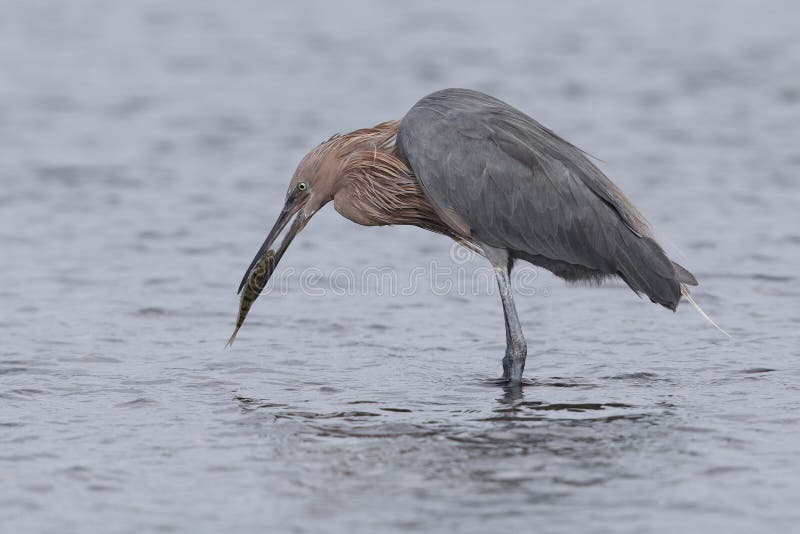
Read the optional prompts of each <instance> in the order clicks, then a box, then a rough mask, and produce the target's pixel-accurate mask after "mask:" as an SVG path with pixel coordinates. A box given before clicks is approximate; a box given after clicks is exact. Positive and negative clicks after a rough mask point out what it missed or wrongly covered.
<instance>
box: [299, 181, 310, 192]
mask: <svg viewBox="0 0 800 534" xmlns="http://www.w3.org/2000/svg"><path fill="white" fill-rule="evenodd" d="M306 189H308V184H306V183H305V182H300V183H299V184H297V190H298V191H305V190H306Z"/></svg>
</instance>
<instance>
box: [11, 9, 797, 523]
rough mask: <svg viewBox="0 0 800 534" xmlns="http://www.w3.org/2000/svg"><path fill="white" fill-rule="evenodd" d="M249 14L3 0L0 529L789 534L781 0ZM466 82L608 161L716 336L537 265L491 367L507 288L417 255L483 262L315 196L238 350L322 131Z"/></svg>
mask: <svg viewBox="0 0 800 534" xmlns="http://www.w3.org/2000/svg"><path fill="white" fill-rule="evenodd" d="M330 4H332V3H330ZM264 6H265V4H263V3H261V2H255V1H252V2H226V3H218V2H188V1H186V2H172V3H170V4H169V5H166V4H163V3H160V2H155V1H153V2H137V3H135V5H134V3H133V2H115V3H111V2H92V1H88V0H84V1H79V2H70V3H68V4H67V3H47V2H25V3H22V2H19V3H3V4H1V5H0V72H3V73H4V75H3V76H1V77H0V146H2V147H3V149H2V157H1V158H0V184H2V189H1V190H0V246H1V247H2V257H3V260H2V262H0V279H2V280H3V284H2V286H0V298H2V304H3V305H2V315H0V339H2V340H3V343H2V346H0V473H2V475H1V476H0V480H2V483H0V531H2V532H15V533H18V532H67V531H70V532H73V531H74V532H78V531H79V532H142V531H193V532H218V531H219V530H220V529H222V528H225V529H236V531H238V532H254V531H296V532H320V531H324V532H375V531H379V530H381V531H403V530H407V531H441V532H453V531H464V532H467V531H475V532H486V531H490V530H492V531H493V530H499V529H501V528H515V529H518V530H521V531H530V530H531V529H536V530H537V531H546V532H575V531H579V530H580V531H586V530H591V531H596V532H643V531H652V532H675V531H676V530H678V529H681V530H683V531H687V530H688V531H692V532H709V531H711V530H714V531H723V530H724V531H727V532H754V531H788V529H790V528H793V527H794V528H796V525H797V524H798V521H799V520H800V512H798V510H800V467H799V465H800V464H799V462H800V452H799V450H798V443H800V426H799V423H800V418H799V417H798V408H800V391H799V388H798V384H800V364H799V362H798V358H800V349H798V346H800V335H799V334H798V328H800V313H799V312H800V307H799V306H798V298H799V297H800V291H798V289H797V281H798V274H797V272H798V271H797V267H798V264H800V252H798V247H799V246H800V230H798V217H797V206H798V201H800V185H799V184H800V180H799V179H798V176H800V75H798V73H800V33H798V32H797V31H796V28H797V23H796V21H797V20H798V16H800V13H798V9H797V7H796V6H795V4H794V3H792V2H788V1H787V2H773V3H769V4H768V5H765V4H760V3H759V4H756V3H736V2H725V3H717V4H714V3H706V4H703V5H702V6H698V5H695V3H693V2H671V3H670V5H668V6H664V5H661V6H656V5H647V6H645V5H643V4H640V3H636V4H634V3H625V2H616V3H611V4H609V3H603V6H604V7H600V6H597V5H594V4H593V3H588V2H586V3H570V5H569V6H561V7H556V6H553V5H551V4H550V3H548V4H540V5H538V6H532V5H531V4H528V3H518V4H509V5H508V6H507V7H505V8H504V9H503V10H502V11H499V10H498V11H494V12H490V13H486V12H481V11H479V10H477V9H467V8H466V7H465V5H464V4H463V3H457V2H450V3H442V4H437V7H430V6H428V5H427V3H424V2H412V3H407V2H403V3H397V2H393V3H390V2H384V3H371V2H370V3H367V2H365V3H360V4H352V5H350V9H348V10H347V11H346V12H345V11H344V10H342V9H338V8H336V7H334V6H332V5H329V4H328V3H318V4H313V6H309V5H305V4H304V6H297V7H286V6H283V7H277V6H276V7H273V8H270V9H267V8H265V7H264ZM447 86H467V87H472V88H476V89H480V90H484V91H487V92H490V93H492V94H495V95H497V96H499V97H501V98H503V99H505V100H507V101H509V102H511V103H513V104H515V105H517V106H518V107H520V108H522V109H524V110H526V111H528V112H529V113H531V114H532V115H533V116H535V117H537V118H538V119H539V120H541V121H542V122H543V123H545V124H546V125H548V126H550V127H552V128H554V129H555V130H556V131H558V132H559V133H561V134H563V135H564V136H565V137H567V138H569V139H570V140H572V141H574V142H575V143H576V144H578V145H579V146H581V147H582V148H584V149H585V150H587V151H588V152H589V153H591V154H593V155H595V156H597V157H599V158H601V162H600V165H601V166H602V168H603V169H604V170H606V171H607V173H608V174H609V175H610V176H611V177H612V179H614V180H615V182H616V183H617V184H619V185H620V186H621V187H622V188H623V190H624V191H626V193H628V195H629V196H630V197H631V198H632V199H633V200H634V202H635V203H636V204H637V205H638V206H639V207H640V208H641V210H642V211H643V212H644V213H645V214H646V215H647V216H648V217H649V219H650V220H651V222H652V223H653V224H654V226H655V227H656V229H657V231H658V234H659V235H660V237H661V238H662V239H663V241H664V242H665V244H666V246H667V248H668V249H669V250H671V251H672V253H673V255H674V257H675V259H677V260H678V261H679V262H681V263H683V264H684V265H686V267H688V268H689V269H690V270H692V271H693V272H694V273H695V274H696V275H697V277H698V279H699V280H700V281H701V286H700V287H699V288H697V289H696V291H695V296H696V298H697V300H698V301H699V302H700V303H701V305H702V306H703V307H704V308H705V310H706V311H707V312H708V313H709V314H710V315H711V316H712V317H714V319H715V320H716V321H717V322H718V323H719V324H720V325H721V326H722V327H723V328H725V329H726V330H727V331H729V332H730V333H731V335H732V336H733V339H732V340H728V339H727V338H725V337H724V336H722V335H721V334H720V333H718V332H717V331H715V330H714V329H713V328H712V327H710V326H709V325H708V324H707V323H705V322H704V321H703V320H702V319H701V318H700V317H699V316H698V315H697V314H696V313H695V312H694V311H693V310H692V309H691V308H690V307H689V306H686V305H684V306H681V308H680V309H679V310H678V312H677V313H676V314H672V313H669V312H668V311H666V310H664V309H659V308H657V307H656V306H653V305H652V304H650V303H649V302H645V301H641V300H638V299H636V298H635V296H634V295H633V294H632V293H631V292H630V291H629V290H627V289H626V288H624V287H623V286H622V285H620V284H611V285H608V286H605V287H602V288H583V287H577V288H575V287H567V286H566V285H564V284H563V283H562V282H560V281H558V280H556V279H554V278H553V277H552V276H550V275H548V274H547V273H544V272H540V271H536V270H533V269H528V270H525V269H521V270H520V275H526V276H528V277H529V278H528V279H527V280H526V281H524V284H523V286H524V287H523V289H527V290H528V291H527V294H525V295H520V296H518V297H517V306H518V308H519V311H520V315H521V319H522V322H523V327H524V329H525V331H526V334H527V337H528V344H529V360H528V365H527V370H526V376H527V378H528V381H527V382H526V384H525V385H524V387H522V388H508V387H503V386H502V385H500V384H499V383H497V382H496V380H495V379H496V378H497V377H498V376H499V374H500V370H501V369H500V359H501V357H502V353H503V350H504V342H505V338H504V334H503V326H502V312H501V308H500V303H499V300H498V298H497V295H496V294H492V293H491V291H490V290H489V289H487V288H486V287H483V288H480V287H479V288H478V289H477V290H474V291H473V290H472V288H471V286H470V287H469V288H466V289H463V288H462V289H458V288H457V287H456V288H455V289H453V288H450V289H449V290H448V288H447V286H446V284H445V286H444V287H443V286H441V285H440V284H439V281H437V280H433V279H432V278H431V277H429V276H427V274H429V273H431V272H433V271H434V270H438V269H445V270H446V269H448V268H450V269H451V270H452V272H450V273H449V274H448V273H445V279H450V280H451V281H457V280H459V279H461V276H460V275H463V277H466V279H468V280H472V279H476V278H480V270H481V269H482V264H481V262H480V261H478V260H475V259H470V258H467V259H463V258H462V257H461V256H460V255H459V254H460V251H457V250H456V251H453V250H452V248H451V246H450V244H449V243H448V241H447V240H446V239H444V238H441V237H437V236H434V235H431V234H427V233H425V232H423V231H421V230H417V229H413V228H380V229H370V228H361V227H358V226H356V225H354V224H352V223H349V222H347V221H345V220H343V219H341V218H340V217H338V215H336V213H335V212H334V211H333V210H332V209H331V208H328V209H327V210H325V212H323V213H321V214H320V215H318V216H317V217H315V219H314V220H313V221H312V222H311V223H310V224H309V227H308V228H307V229H306V230H305V231H304V233H303V234H302V235H301V237H300V238H298V240H297V241H296V243H295V244H294V245H293V247H292V248H291V249H290V250H289V252H288V253H287V255H286V257H285V258H284V260H283V261H282V263H281V269H282V270H283V271H284V274H285V278H286V280H287V284H286V290H285V291H280V290H278V289H276V288H273V290H272V291H271V292H268V294H266V295H264V296H262V297H261V299H260V300H259V301H258V302H257V303H256V304H255V306H254V307H253V310H252V311H251V316H250V317H249V318H248V322H247V323H246V324H245V326H244V328H243V329H242V331H241V333H240V334H239V337H238V339H237V341H236V343H235V345H234V346H233V348H232V349H228V350H224V349H223V346H224V344H225V341H226V340H227V338H228V336H229V335H230V332H231V329H232V324H233V321H234V319H235V313H236V307H237V298H236V294H235V289H236V286H237V284H238V282H239V279H240V276H241V274H242V271H243V270H244V268H245V267H246V266H247V264H248V262H249V260H250V259H251V257H252V254H253V253H254V252H255V251H256V249H257V248H258V245H259V244H260V243H261V240H262V239H263V237H264V235H265V232H266V230H267V229H268V228H269V226H270V225H271V224H272V222H273V220H274V217H275V216H276V215H277V213H278V211H279V209H280V206H281V204H282V196H283V194H284V191H285V187H286V183H287V182H288V179H289V177H290V175H291V172H292V171H293V169H294V166H295V165H296V163H297V162H298V161H299V159H300V158H301V157H302V155H303V154H304V153H305V151H306V150H308V149H309V148H310V147H312V146H314V145H315V144H316V143H318V142H320V141H322V140H323V139H326V138H327V137H329V136H330V135H331V134H332V133H334V132H337V131H347V130H351V129H355V128H358V127H362V126H369V125H372V124H374V123H376V122H379V121H382V120H386V119H389V118H395V117H399V116H402V114H403V113H404V112H405V111H406V110H407V109H408V108H409V107H410V106H411V105H412V104H413V103H414V102H415V101H416V99H418V98H419V97H421V96H423V95H425V94H427V93H429V92H431V91H433V90H436V89H439V88H442V87H447ZM419 267H423V271H424V272H425V273H426V276H423V277H422V278H421V279H419V278H414V276H415V274H414V273H415V272H418V271H416V270H415V269H417V268H419ZM309 268H315V269H318V271H308V270H307V269H309ZM366 268H373V269H379V270H381V271H380V272H390V273H395V275H394V276H396V280H397V281H398V282H399V283H400V285H401V286H403V284H404V283H405V281H408V280H411V279H415V280H417V281H418V283H417V284H416V285H415V286H414V287H413V290H411V291H402V292H401V291H387V290H386V288H385V287H383V286H379V287H373V286H372V285H370V284H366V286H365V287H362V286H361V285H360V284H357V285H356V287H354V288H352V290H351V291H345V290H339V289H341V288H340V287H338V286H337V288H336V289H337V290H333V289H331V288H330V286H331V284H335V283H336V281H337V280H339V279H340V277H339V275H340V274H342V273H355V279H356V281H357V282H358V281H359V280H361V276H363V274H364V269H366ZM309 272H310V273H312V274H314V273H317V274H318V275H320V279H319V280H318V282H317V284H316V285H315V286H314V288H315V291H309V290H305V291H304V290H303V288H302V287H301V286H300V280H301V276H302V274H303V273H305V274H308V273H309ZM476 273H478V274H476ZM448 277H449V278H448ZM531 277H532V278H531ZM326 287H327V288H328V289H325V288H326ZM403 287H405V286H403ZM319 288H322V289H323V291H322V293H324V294H323V295H318V294H317V293H319V291H316V289H319ZM400 293H403V294H400ZM473 293H475V294H473Z"/></svg>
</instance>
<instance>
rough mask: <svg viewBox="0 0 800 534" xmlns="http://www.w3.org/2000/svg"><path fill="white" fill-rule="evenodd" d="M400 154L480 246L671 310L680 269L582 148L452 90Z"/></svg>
mask: <svg viewBox="0 0 800 534" xmlns="http://www.w3.org/2000/svg"><path fill="white" fill-rule="evenodd" d="M397 148H398V152H399V153H400V155H401V156H403V157H405V158H406V159H407V160H408V162H409V165H410V166H411V168H412V169H413V171H414V173H415V174H416V176H417V178H418V180H419V181H420V183H421V185H422V188H423V190H424V191H425V193H426V194H427V195H428V197H429V199H430V200H431V202H432V203H433V204H434V205H435V206H436V207H437V209H439V210H440V211H442V212H445V213H448V212H449V213H453V214H455V215H456V216H457V217H458V218H459V219H460V220H461V221H463V223H464V224H465V225H466V226H467V227H468V228H469V231H470V232H471V234H472V237H473V238H474V239H476V240H477V241H479V242H481V243H484V244H487V245H490V246H494V247H500V248H506V249H508V250H510V251H511V252H512V255H514V256H515V257H521V258H524V259H527V260H529V261H531V262H533V263H536V264H538V265H541V266H543V267H546V268H548V269H550V270H551V271H553V272H554V273H555V274H557V275H559V276H562V277H564V278H567V279H570V280H578V279H587V278H588V279H599V278H602V277H604V276H608V275H619V276H620V277H622V278H623V279H624V280H625V281H626V282H627V283H628V285H630V286H631V288H632V289H633V290H634V291H637V292H643V293H645V294H647V295H648V296H649V297H650V299H651V300H653V301H654V302H658V303H660V304H663V305H665V306H667V307H669V308H672V309H674V308H675V306H676V305H677V302H678V300H679V298H680V285H679V282H680V281H679V280H678V279H677V275H676V270H675V267H673V263H672V262H671V261H670V260H669V259H668V258H667V257H666V256H665V255H664V252H663V251H662V250H661V247H659V246H658V244H657V243H656V242H655V241H654V240H653V239H652V238H651V236H650V232H649V229H648V227H647V224H646V223H645V221H644V219H643V218H642V216H641V215H640V214H639V213H638V211H637V210H636V209H635V208H634V207H633V206H632V205H631V204H630V202H629V201H628V200H627V199H626V198H625V196H624V195H623V194H622V193H621V191H619V189H618V188H617V187H616V186H615V185H614V184H613V183H611V181H610V180H609V179H608V178H607V177H606V176H605V175H603V173H602V172H600V170H599V169H597V168H596V167H595V166H594V165H593V164H592V163H591V162H590V161H589V160H588V158H586V156H585V155H584V154H583V153H582V152H581V151H580V150H578V149H577V148H575V147H574V146H572V145H570V144H569V143H567V142H566V141H564V140H562V139H560V138H559V137H558V136H556V135H555V134H553V133H552V132H551V131H549V130H547V129H546V128H544V127H543V126H541V125H540V124H539V123H537V122H536V121H534V120H533V119H532V118H530V117H528V116H527V115H525V114H524V113H522V112H521V111H519V110H517V109H515V108H513V107H511V106H509V105H507V104H505V103H503V102H501V101H499V100H497V99H494V98H492V97H489V96H487V95H484V94H482V93H478V92H475V91H468V90H464V89H446V90H444V91H439V92H436V93H433V94H432V95H429V96H427V97H425V98H423V99H422V100H420V101H419V102H418V103H417V104H416V105H415V106H414V107H413V108H412V109H411V111H410V112H409V113H408V114H407V115H406V117H404V118H403V120H402V122H401V124H400V127H399V130H398V135H397Z"/></svg>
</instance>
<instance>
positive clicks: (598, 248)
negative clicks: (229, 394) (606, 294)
mask: <svg viewBox="0 0 800 534" xmlns="http://www.w3.org/2000/svg"><path fill="white" fill-rule="evenodd" d="M330 201H333V204H334V206H335V208H336V211H338V212H339V213H340V214H341V215H344V216H345V217H347V218H348V219H350V220H352V221H354V222H357V223H359V224H363V225H367V226H378V225H387V224H406V225H414V226H419V227H421V228H425V229H427V230H431V231H434V232H439V233H441V234H445V235H448V236H450V237H452V238H453V239H455V240H456V241H459V242H461V243H463V244H465V245H467V246H469V247H471V248H474V249H476V250H479V251H481V252H482V253H483V255H484V256H485V257H486V258H487V259H488V260H489V262H491V264H492V266H493V267H494V271H495V273H496V276H497V283H498V285H499V288H500V296H501V298H502V303H503V311H504V314H505V323H506V355H505V358H503V370H504V377H505V378H506V379H507V380H508V381H509V382H510V383H519V382H520V380H521V379H522V371H523V368H524V366H525V356H526V353H527V347H526V344H525V339H524V337H523V334H522V328H521V327H520V323H519V320H518V318H517V312H516V310H515V308H514V301H513V299H512V296H511V288H510V282H509V273H510V271H511V267H512V264H513V262H514V260H515V259H523V260H527V261H529V262H531V263H533V264H535V265H538V266H541V267H544V268H545V269H548V270H549V271H552V272H553V273H555V274H556V275H557V276H560V277H561V278H564V279H566V280H569V281H581V280H588V281H592V282H600V281H602V280H603V279H605V278H607V277H610V276H618V277H620V278H621V279H622V280H624V281H625V283H627V284H628V285H629V286H630V287H631V289H633V290H634V291H635V292H636V293H637V294H638V293H644V294H645V295H647V296H648V297H649V298H650V300H651V301H653V302H655V303H658V304H661V305H662V306H665V307H667V308H669V309H671V310H674V309H675V308H676V307H677V305H678V301H679V300H680V298H681V295H682V294H683V295H685V296H686V297H687V298H690V297H689V294H688V291H687V289H686V286H685V284H689V285H697V281H696V280H695V278H694V277H693V276H692V275H691V273H689V272H688V271H687V270H686V269H684V268H683V267H681V266H680V265H678V264H677V263H675V262H672V261H670V259H669V258H668V257H667V256H666V255H665V254H664V251H663V250H662V249H661V247H660V246H659V245H658V243H656V241H655V240H654V239H653V237H652V234H651V232H650V230H649V228H648V226H647V223H646V222H645V220H644V218H643V217H642V216H641V214H640V213H639V212H638V211H637V210H636V208H635V207H634V206H633V205H632V204H631V203H630V201H629V200H628V199H627V198H625V195H623V194H622V192H621V191H620V190H619V189H618V188H617V187H616V186H615V185H614V184H613V183H611V181H610V180H609V179H608V178H607V177H606V176H605V175H604V174H603V173H602V172H601V171H600V170H599V169H598V168H597V167H595V166H594V165H593V164H592V163H591V162H590V161H589V160H588V159H587V158H586V156H584V154H583V153H582V152H581V151H580V150H578V149H577V148H575V147H574V146H572V145H571V144H569V143H568V142H566V141H564V140H563V139H561V138H559V137H558V136H556V135H555V134H554V133H553V132H551V131H550V130H548V129H547V128H545V127H543V126H542V125H541V124H539V123H538V122H536V121H535V120H533V119H532V118H530V117H528V116H527V115H525V114H524V113H522V112H521V111H519V110H517V109H515V108H513V107H511V106H509V105H508V104H505V103H504V102H501V101H500V100H497V99H495V98H492V97H490V96H487V95H485V94H482V93H478V92H475V91H469V90H465V89H445V90H443V91H438V92H436V93H433V94H431V95H428V96H426V97H425V98H423V99H422V100H420V101H419V102H417V104H416V105H415V106H414V107H413V108H412V109H411V111H409V112H408V114H407V115H406V116H405V117H404V118H403V119H402V120H401V121H399V122H398V121H392V122H384V123H381V124H378V125H377V126H375V127H374V128H366V129H362V130H356V131H354V132H351V133H348V134H345V135H337V136H334V137H332V138H331V139H329V140H328V141H326V142H324V143H322V144H321V145H319V146H318V147H316V148H315V149H313V150H312V151H311V152H309V154H308V155H307V156H306V157H305V158H303V161H302V162H300V165H299V166H298V167H297V170H296V171H295V174H294V177H293V178H292V181H291V183H290V184H289V191H288V193H287V197H286V204H285V205H284V207H283V210H282V211H281V213H280V215H279V217H278V220H277V221H276V223H275V226H274V227H273V228H272V230H271V231H270V233H269V235H268V236H267V239H266V241H265V242H264V244H263V246H262V247H261V250H259V252H258V254H257V255H256V257H255V259H254V260H253V263H252V264H251V266H250V268H248V271H247V273H246V274H245V277H244V279H243V280H242V284H244V282H245V280H246V279H247V275H248V273H249V272H250V270H251V269H252V268H253V266H254V265H256V264H257V263H258V261H259V258H261V256H262V255H263V254H266V253H267V251H268V250H269V249H270V246H271V245H272V243H273V241H274V240H275V239H276V238H277V236H278V234H279V233H280V232H281V231H282V230H283V228H284V227H285V226H286V225H287V223H288V222H289V220H290V219H291V218H292V217H293V216H295V215H296V217H295V218H294V220H293V222H292V224H291V227H290V228H289V230H288V232H287V235H286V237H285V238H284V240H283V242H282V243H281V245H280V247H279V248H278V250H277V252H276V254H275V260H274V261H275V264H277V262H278V261H280V259H281V257H282V256H283V253H284V252H285V250H286V247H287V246H288V245H289V243H290V242H291V241H292V239H293V238H294V236H295V235H296V234H297V233H298V232H299V231H300V230H301V229H302V228H303V227H304V226H305V225H306V223H307V222H308V220H309V219H310V218H311V216H312V215H314V213H316V212H317V210H319V209H320V208H321V207H322V206H324V205H325V204H327V203H328V202H330ZM239 289H240V291H241V287H240V288H239Z"/></svg>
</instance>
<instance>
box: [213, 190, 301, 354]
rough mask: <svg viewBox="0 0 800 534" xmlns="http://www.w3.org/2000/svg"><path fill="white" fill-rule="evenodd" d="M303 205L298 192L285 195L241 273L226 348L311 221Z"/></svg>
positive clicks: (299, 191)
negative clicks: (233, 322) (236, 310)
mask: <svg viewBox="0 0 800 534" xmlns="http://www.w3.org/2000/svg"><path fill="white" fill-rule="evenodd" d="M307 201H308V196H307V195H306V194H304V191H302V190H297V189H295V190H294V191H293V192H292V193H290V194H289V196H288V197H287V198H286V204H285V205H284V206H283V209H282V210H281V213H280V215H278V220H277V221H275V225H274V226H273V227H272V230H270V232H269V234H268V235H267V238H266V239H265V240H264V244H262V245H261V248H260V249H259V250H258V253H256V256H255V258H253V261H252V262H251V263H250V266H249V267H248V268H247V271H245V273H244V276H243V277H242V281H241V283H240V284H239V290H238V291H237V293H241V295H242V296H241V299H240V301H239V315H238V317H237V319H236V329H235V330H234V332H233V335H232V336H231V337H230V339H229V340H228V344H227V346H230V345H231V344H232V343H233V340H234V339H235V338H236V334H237V333H238V332H239V328H241V326H242V324H244V320H245V318H246V317H247V313H248V311H249V310H250V307H251V306H252V305H253V302H255V300H256V299H257V298H258V296H259V295H260V294H261V291H262V290H263V289H264V287H266V285H267V282H269V279H270V277H272V273H274V272H275V268H276V267H277V266H278V262H279V261H281V258H282V257H283V254H284V253H285V252H286V249H287V248H288V247H289V245H290V244H291V242H292V240H293V239H294V237H295V236H296V235H297V234H298V233H299V232H300V230H302V229H303V228H304V227H305V225H306V223H307V222H308V220H309V219H310V218H311V216H310V215H308V214H306V212H305V210H303V207H304V206H305V204H306V202H307ZM292 217H294V220H292ZM290 220H292V224H291V226H290V227H289V230H287V232H286V235H285V237H284V238H283V241H281V244H280V246H279V247H278V250H277V251H275V250H273V248H272V245H273V244H274V242H275V240H276V239H277V238H278V236H279V235H280V233H281V232H282V231H283V229H284V228H286V225H287V224H288V223H289V221H290Z"/></svg>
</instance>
